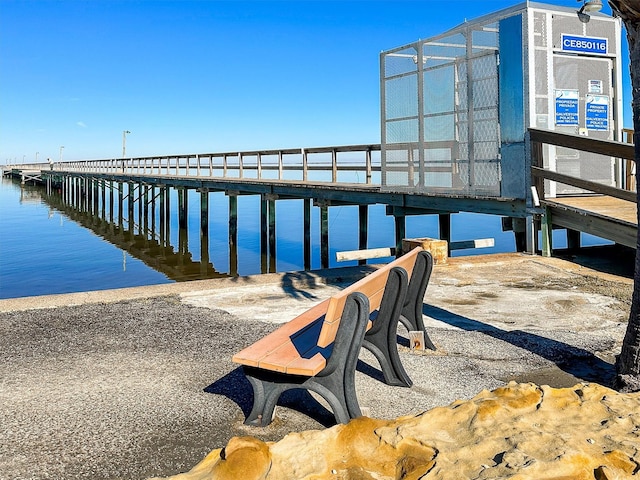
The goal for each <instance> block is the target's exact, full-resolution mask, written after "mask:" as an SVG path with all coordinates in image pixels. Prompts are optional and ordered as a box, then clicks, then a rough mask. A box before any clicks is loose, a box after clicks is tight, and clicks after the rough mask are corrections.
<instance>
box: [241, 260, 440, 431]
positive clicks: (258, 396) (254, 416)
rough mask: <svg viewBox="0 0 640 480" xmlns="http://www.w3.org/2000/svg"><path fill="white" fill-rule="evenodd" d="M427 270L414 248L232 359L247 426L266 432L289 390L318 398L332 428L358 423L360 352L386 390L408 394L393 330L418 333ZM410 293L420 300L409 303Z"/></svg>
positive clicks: (426, 263)
mask: <svg viewBox="0 0 640 480" xmlns="http://www.w3.org/2000/svg"><path fill="white" fill-rule="evenodd" d="M432 266H433V261H432V258H431V255H430V254H429V253H428V252H426V251H424V250H422V249H421V248H416V249H414V250H412V251H411V252H409V253H407V254H406V255H404V256H402V257H400V258H398V259H396V260H394V261H393V262H391V263H389V264H387V265H385V266H383V267H381V268H379V269H378V270H376V271H375V272H373V273H371V274H370V275H368V276H367V277H365V278H363V279H361V280H359V281H357V282H355V283H353V284H352V285H350V286H349V287H347V288H345V289H344V290H342V291H340V292H338V293H337V294H336V295H334V296H332V297H331V298H328V299H327V300H325V301H323V302H321V303H319V304H318V305H316V306H315V307H312V308H311V309H309V310H307V311H306V312H304V313H303V314H301V315H299V316H298V317H296V318H294V319H293V320H291V321H290V322H288V323H286V324H283V325H282V326H281V327H279V328H278V329H277V330H275V331H274V332H272V333H270V334H269V335H267V336H266V337H263V338H262V339H260V340H258V341H257V342H255V343H254V344H252V345H250V346H248V347H247V348H245V349H244V350H242V351H240V352H238V353H237V354H236V355H234V356H233V359H232V360H233V362H235V363H238V364H241V365H242V367H243V370H244V373H245V375H246V377H247V379H248V380H249V382H250V383H251V386H252V388H253V393H254V401H253V408H252V411H251V413H250V414H249V415H248V417H247V419H246V420H245V424H247V425H255V426H266V425H268V424H269V423H270V422H271V420H272V418H273V412H274V409H275V405H276V402H277V401H278V398H279V397H280V395H281V394H282V393H283V392H284V391H286V390H289V389H292V388H303V389H307V390H310V391H314V392H316V393H318V394H319V395H321V396H322V397H323V398H324V399H325V400H326V401H327V402H328V403H329V405H330V407H331V409H332V410H333V413H334V416H335V418H336V421H337V422H338V423H346V422H348V421H349V419H351V418H356V417H359V416H360V415H361V412H360V407H359V406H358V401H357V397H356V392H355V369H356V364H357V361H358V355H359V352H360V348H361V347H362V346H364V347H365V348H367V349H368V350H370V351H371V352H372V353H373V354H374V355H375V357H376V359H377V360H378V361H379V363H380V366H381V369H382V373H383V376H384V379H385V382H386V383H388V384H390V385H399V386H411V384H412V382H411V379H410V378H409V376H408V375H407V373H406V372H405V370H404V367H403V366H402V363H401V362H400V357H399V355H398V350H397V345H396V342H397V326H398V322H399V321H401V322H402V323H403V324H404V325H405V326H406V325H409V326H411V328H413V326H414V325H415V326H421V325H423V323H422V299H423V297H424V292H425V289H426V285H427V283H428V280H429V276H430V274H431V269H432ZM407 272H409V273H407ZM408 292H412V293H413V294H415V295H416V296H417V297H418V298H414V299H407V293H408ZM416 304H419V307H420V308H419V315H418V314H417V312H418V309H417V307H416ZM407 328H408V327H407Z"/></svg>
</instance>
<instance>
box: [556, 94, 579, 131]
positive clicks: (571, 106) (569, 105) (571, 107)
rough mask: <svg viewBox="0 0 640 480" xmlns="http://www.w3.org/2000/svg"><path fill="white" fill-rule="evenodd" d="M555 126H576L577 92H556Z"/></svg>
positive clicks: (577, 121)
mask: <svg viewBox="0 0 640 480" xmlns="http://www.w3.org/2000/svg"><path fill="white" fill-rule="evenodd" d="M555 97H556V125H578V123H579V120H578V100H579V98H580V95H579V93H578V90H556V91H555Z"/></svg>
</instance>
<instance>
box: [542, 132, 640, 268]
mask: <svg viewBox="0 0 640 480" xmlns="http://www.w3.org/2000/svg"><path fill="white" fill-rule="evenodd" d="M625 133H626V134H627V136H628V135H629V133H628V132H625ZM627 138H628V137H627ZM529 140H530V145H531V176H532V185H533V188H532V194H533V197H534V198H533V202H534V206H536V207H542V209H543V212H544V213H543V215H542V217H541V223H540V227H541V232H542V253H543V255H545V256H550V255H551V253H552V248H553V247H552V230H553V228H555V227H558V228H564V229H566V232H567V246H568V247H569V248H576V247H579V246H580V232H585V233H590V234H592V235H595V236H598V237H601V238H606V239H608V240H611V241H613V242H615V243H618V244H622V245H626V246H628V247H632V248H635V247H636V245H637V229H638V223H637V207H636V202H637V193H636V191H635V187H636V185H635V182H631V181H630V179H632V178H633V177H632V175H631V173H632V172H633V171H635V168H634V167H635V146H634V145H633V144H630V143H626V142H612V141H607V140H596V139H593V138H588V137H584V136H579V135H568V134H563V133H558V132H551V131H547V130H537V129H530V130H529ZM545 144H546V145H555V146H557V147H564V148H569V149H575V150H579V151H582V152H589V153H594V154H598V155H603V156H604V157H603V158H607V159H608V161H609V162H610V161H611V159H612V158H613V159H616V162H617V164H618V166H622V167H623V168H622V170H623V171H622V172H619V173H620V174H619V175H618V183H619V184H620V185H619V186H621V187H624V188H618V186H613V185H607V184H604V183H599V182H596V181H592V180H585V179H584V178H579V177H576V176H573V175H567V174H566V173H559V172H557V171H554V170H552V169H550V168H545V167H544V164H545V162H544V160H545V159H544V145H545ZM547 182H557V183H561V184H564V185H569V186H571V187H574V188H576V189H578V190H581V191H582V192H584V193H581V194H578V195H565V196H547V195H546V191H545V190H546V186H547V185H548V183H547ZM585 194H586V195H585Z"/></svg>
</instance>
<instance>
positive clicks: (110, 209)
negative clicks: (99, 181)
mask: <svg viewBox="0 0 640 480" xmlns="http://www.w3.org/2000/svg"><path fill="white" fill-rule="evenodd" d="M109 223H113V180H110V181H109Z"/></svg>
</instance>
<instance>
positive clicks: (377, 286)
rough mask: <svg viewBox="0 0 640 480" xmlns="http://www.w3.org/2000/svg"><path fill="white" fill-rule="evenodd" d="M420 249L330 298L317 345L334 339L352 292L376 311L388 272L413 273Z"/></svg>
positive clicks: (327, 343) (328, 343)
mask: <svg viewBox="0 0 640 480" xmlns="http://www.w3.org/2000/svg"><path fill="white" fill-rule="evenodd" d="M421 250H422V248H420V247H416V248H414V249H413V250H411V251H410V252H409V253H407V254H406V255H403V256H402V257H400V258H398V259H396V260H394V261H393V262H391V263H388V264H386V265H385V266H384V267H381V268H379V269H378V270H376V271H375V272H373V273H371V274H370V275H367V276H366V277H364V278H362V279H360V280H358V281H357V282H355V283H353V284H351V285H350V286H348V287H347V288H345V289H344V290H342V291H341V292H340V295H339V296H338V295H336V296H334V297H332V298H331V303H330V304H329V306H328V309H327V315H326V317H325V321H324V326H323V329H322V331H321V332H320V337H319V338H318V345H320V346H321V347H326V346H328V345H330V344H331V343H332V342H333V341H334V340H335V338H336V332H337V331H338V326H339V324H340V317H341V316H342V310H343V309H344V303H345V301H346V297H347V296H348V295H349V294H351V293H352V292H362V293H364V294H365V295H366V296H367V297H369V306H370V309H371V311H374V310H377V309H378V308H379V307H380V302H381V301H382V295H383V293H384V287H385V285H386V283H387V278H388V277H389V272H390V271H391V269H392V268H393V267H396V266H400V267H402V268H404V269H405V271H406V272H407V275H408V276H410V273H409V272H412V271H413V266H414V265H415V263H416V258H417V256H418V252H420V251H421ZM409 278H410V277H409Z"/></svg>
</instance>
